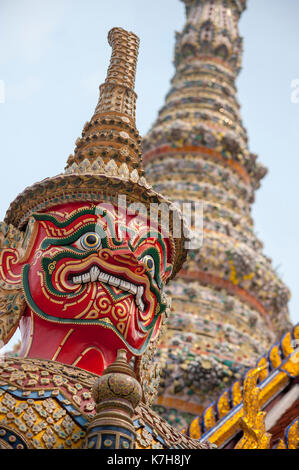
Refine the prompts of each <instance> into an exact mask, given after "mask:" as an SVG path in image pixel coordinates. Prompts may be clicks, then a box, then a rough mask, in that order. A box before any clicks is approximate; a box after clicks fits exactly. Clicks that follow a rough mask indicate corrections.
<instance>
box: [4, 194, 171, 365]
mask: <svg viewBox="0 0 299 470" xmlns="http://www.w3.org/2000/svg"><path fill="white" fill-rule="evenodd" d="M16 233H17V232H16ZM19 234H21V232H19ZM19 238H22V237H21V236H19ZM171 251H172V246H171V243H170V240H169V238H167V237H166V236H165V237H163V235H162V234H161V230H159V229H158V227H156V228H155V227H154V226H153V222H152V221H151V224H149V223H148V220H147V218H146V217H143V216H140V215H138V216H136V215H131V216H130V215H128V213H127V211H126V210H125V209H123V208H121V209H120V208H119V207H117V206H115V205H112V204H108V203H106V204H105V203H102V204H98V205H96V206H95V205H93V204H92V203H70V204H65V205H61V206H57V207H55V208H52V209H50V210H48V211H44V212H42V213H35V214H33V215H32V217H31V218H30V220H29V223H28V226H27V230H26V233H25V234H24V237H23V240H22V244H21V243H20V242H19V245H18V246H17V245H16V244H15V245H13V244H12V243H10V246H7V247H5V243H2V250H1V270H0V278H1V281H2V288H3V292H4V293H6V292H7V293H9V292H10V291H11V292H14V293H15V292H18V291H20V292H23V296H22V294H20V295H21V303H23V306H22V307H20V308H19V310H18V314H19V315H20V316H21V315H22V316H21V319H20V328H21V333H22V349H21V353H20V354H21V356H25V357H42V358H45V359H52V360H57V361H60V362H64V363H68V364H73V365H77V366H79V367H82V368H84V369H87V370H90V371H92V372H96V373H101V372H102V370H103V368H104V367H106V366H107V365H108V364H109V363H111V362H112V361H113V360H114V359H115V356H116V352H117V350H118V349H120V348H123V347H125V348H126V349H127V351H128V353H129V357H130V356H133V355H134V356H140V355H141V354H142V353H143V352H144V351H145V349H146V348H147V346H148V343H149V342H150V341H154V340H155V339H156V337H157V335H158V334H159V331H160V327H161V321H162V316H163V313H164V312H165V309H166V306H167V305H166V298H165V296H164V294H163V286H164V284H165V282H166V280H167V278H168V277H169V276H170V274H171V271H172V266H171V263H170V262H169V260H170V259H171V256H172V255H171ZM6 307H7V306H6ZM50 338H51V340H49V339H50Z"/></svg>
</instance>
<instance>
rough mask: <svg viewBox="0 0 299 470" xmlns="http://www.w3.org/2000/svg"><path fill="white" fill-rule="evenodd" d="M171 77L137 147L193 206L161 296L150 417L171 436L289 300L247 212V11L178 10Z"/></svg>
mask: <svg viewBox="0 0 299 470" xmlns="http://www.w3.org/2000/svg"><path fill="white" fill-rule="evenodd" d="M183 2H184V4H185V8H186V24H185V26H184V28H183V31H182V32H181V33H177V34H176V45H175V59H174V64H175V75H174V77H173V79H172V81H171V89H170V91H169V93H168V94H167V96H166V99H165V104H164V106H163V107H162V109H161V110H160V111H159V115H158V118H157V120H156V122H155V123H154V125H153V126H152V128H151V130H150V131H149V132H148V134H147V135H146V136H145V138H144V141H143V152H144V153H143V161H144V165H145V167H146V174H147V178H148V180H149V181H151V183H152V184H153V186H154V189H155V190H156V191H158V192H161V193H163V194H164V195H165V196H167V197H168V198H170V199H171V200H173V201H177V202H179V203H183V202H191V201H195V202H198V201H201V202H202V204H203V244H202V246H201V248H200V250H190V251H189V256H188V259H187V262H186V263H185V265H184V266H183V269H182V270H181V271H180V273H179V275H178V276H177V277H176V280H175V281H172V282H171V283H170V285H169V288H168V290H169V293H170V294H171V296H172V315H171V317H170V318H169V323H168V332H167V333H166V335H165V336H164V338H163V341H162V343H161V348H160V350H159V354H158V359H159V360H161V361H162V380H161V389H160V396H159V398H158V402H157V403H158V406H159V407H160V408H159V409H160V412H161V413H164V414H165V415H166V416H167V415H168V419H169V420H170V421H173V422H174V421H176V422H177V424H178V425H181V424H184V419H182V418H187V419H188V418H189V417H190V415H197V414H200V413H201V412H202V411H203V409H204V408H205V407H206V406H207V405H208V403H210V402H211V401H213V400H215V399H216V397H217V396H218V395H219V393H220V392H221V391H222V390H223V389H224V388H227V387H228V386H229V385H231V384H232V383H233V382H234V381H236V380H237V379H239V378H240V377H241V375H242V374H243V373H244V371H245V370H246V369H247V368H248V367H250V366H252V365H254V364H255V362H256V360H257V359H258V358H259V357H260V356H261V355H263V354H264V352H265V351H266V350H267V348H268V347H269V346H270V345H271V344H272V343H273V342H274V341H275V340H276V338H278V337H280V336H281V334H282V333H283V332H284V331H285V330H286V329H287V328H289V327H290V322H289V314H288V307H287V304H288V300H289V290H288V288H287V287H286V286H285V285H284V284H283V282H282V281H281V280H280V279H279V277H278V275H277V273H276V272H275V270H274V269H273V266H272V264H271V259H269V258H268V257H267V256H265V255H264V254H263V252H262V248H263V245H262V243H261V241H260V240H259V239H258V238H257V236H256V235H255V233H254V227H253V220H252V217H251V205H252V203H253V201H254V195H255V190H256V189H258V188H259V186H260V180H261V179H262V178H263V176H264V175H265V174H266V172H267V170H266V169H265V168H264V167H263V166H262V165H261V164H260V163H259V162H258V161H257V156H256V155H255V154H252V153H251V152H250V150H249V148H248V138H247V133H246V129H245V128H244V126H243V124H242V120H241V117H240V105H239V103H238V99H237V91H236V86H235V80H236V77H237V75H238V73H239V71H240V65H241V56H242V38H241V37H240V36H239V32H238V23H239V19H240V15H241V14H242V12H243V11H244V10H245V8H246V0H183Z"/></svg>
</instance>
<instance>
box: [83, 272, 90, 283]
mask: <svg viewBox="0 0 299 470" xmlns="http://www.w3.org/2000/svg"><path fill="white" fill-rule="evenodd" d="M89 281H90V274H89V273H85V274H82V282H84V283H86V282H89Z"/></svg>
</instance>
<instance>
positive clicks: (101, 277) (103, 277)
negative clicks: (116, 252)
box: [98, 272, 110, 282]
mask: <svg viewBox="0 0 299 470" xmlns="http://www.w3.org/2000/svg"><path fill="white" fill-rule="evenodd" d="M109 277H110V276H109V274H106V273H103V272H100V274H99V275H98V281H100V282H108V280H109Z"/></svg>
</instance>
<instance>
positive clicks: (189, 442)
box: [134, 403, 216, 449]
mask: <svg viewBox="0 0 299 470" xmlns="http://www.w3.org/2000/svg"><path fill="white" fill-rule="evenodd" d="M134 425H135V430H136V446H137V448H139V449H210V448H215V447H216V446H214V445H213V444H210V443H209V442H203V443H201V442H199V441H197V440H195V439H191V438H190V437H188V436H186V435H184V434H182V433H181V432H180V431H179V430H178V429H175V428H174V427H173V426H171V425H170V424H169V423H167V421H165V420H164V419H163V418H161V416H159V415H158V414H157V413H155V412H154V411H153V410H152V409H151V408H150V407H148V406H146V405H145V404H144V403H141V404H140V405H139V406H138V407H137V408H136V413H135V418H134Z"/></svg>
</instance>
